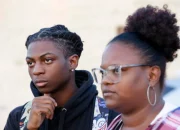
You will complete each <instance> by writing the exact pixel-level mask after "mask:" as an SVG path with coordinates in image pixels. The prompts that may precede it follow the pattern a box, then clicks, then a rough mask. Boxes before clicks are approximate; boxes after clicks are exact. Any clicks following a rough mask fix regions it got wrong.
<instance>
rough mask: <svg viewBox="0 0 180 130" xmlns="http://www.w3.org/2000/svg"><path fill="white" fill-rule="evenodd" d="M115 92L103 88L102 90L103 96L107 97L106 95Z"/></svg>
mask: <svg viewBox="0 0 180 130" xmlns="http://www.w3.org/2000/svg"><path fill="white" fill-rule="evenodd" d="M114 93H115V92H113V91H110V90H104V91H103V96H104V97H108V96H112V95H113V94H114Z"/></svg>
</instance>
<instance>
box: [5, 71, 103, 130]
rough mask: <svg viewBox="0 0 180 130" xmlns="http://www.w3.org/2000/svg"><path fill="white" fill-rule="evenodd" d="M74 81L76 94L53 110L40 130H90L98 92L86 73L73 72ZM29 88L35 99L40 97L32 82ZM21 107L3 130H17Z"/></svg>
mask: <svg viewBox="0 0 180 130" xmlns="http://www.w3.org/2000/svg"><path fill="white" fill-rule="evenodd" d="M75 79H76V84H77V86H78V87H79V89H78V90H77V92H76V93H75V94H74V95H73V96H72V97H71V98H70V99H69V101H68V102H67V103H66V104H65V105H64V107H63V108H56V109H55V111H54V112H55V113H54V117H53V119H52V120H47V119H45V120H44V122H43V123H42V125H41V126H40V128H39V129H40V130H92V125H93V118H94V107H95V100H96V97H97V94H98V92H97V90H96V86H94V85H93V78H92V76H91V74H90V73H89V72H88V71H80V70H79V71H75ZM30 86H31V90H32V92H33V94H34V96H35V97H37V96H41V95H42V94H41V93H40V92H39V91H38V90H37V89H36V87H35V86H34V84H33V83H32V82H31V85H30ZM23 107H24V105H23V106H20V107H17V108H15V109H14V110H13V111H12V112H11V113H10V114H9V117H8V120H7V123H6V126H5V130H19V123H21V122H20V118H21V116H22V113H23V112H22V111H23ZM105 109H106V108H105Z"/></svg>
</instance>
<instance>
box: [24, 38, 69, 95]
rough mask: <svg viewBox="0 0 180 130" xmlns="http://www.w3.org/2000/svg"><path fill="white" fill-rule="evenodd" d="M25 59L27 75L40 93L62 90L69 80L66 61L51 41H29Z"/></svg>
mask: <svg viewBox="0 0 180 130" xmlns="http://www.w3.org/2000/svg"><path fill="white" fill-rule="evenodd" d="M26 61H27V64H28V70H29V75H30V77H31V79H32V81H33V83H34V84H35V86H36V87H37V89H38V90H39V91H40V92H41V93H54V92H56V91H58V90H63V89H64V87H65V86H66V84H67V83H68V82H69V80H70V68H69V65H68V61H67V60H66V59H65V57H64V54H63V52H62V50H60V49H58V48H56V46H55V44H54V43H53V42H52V41H35V42H33V43H31V44H30V45H29V46H28V50H27V58H26Z"/></svg>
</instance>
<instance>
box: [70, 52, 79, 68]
mask: <svg viewBox="0 0 180 130" xmlns="http://www.w3.org/2000/svg"><path fill="white" fill-rule="evenodd" d="M68 59H69V68H70V70H75V69H76V68H77V66H78V62H79V56H78V55H76V54H74V55H72V56H70V57H69V58H68Z"/></svg>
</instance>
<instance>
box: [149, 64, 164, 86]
mask: <svg viewBox="0 0 180 130" xmlns="http://www.w3.org/2000/svg"><path fill="white" fill-rule="evenodd" d="M160 76H161V69H160V67H159V66H152V67H150V70H149V82H150V84H151V86H155V85H156V84H157V83H158V82H159V80H160Z"/></svg>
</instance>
